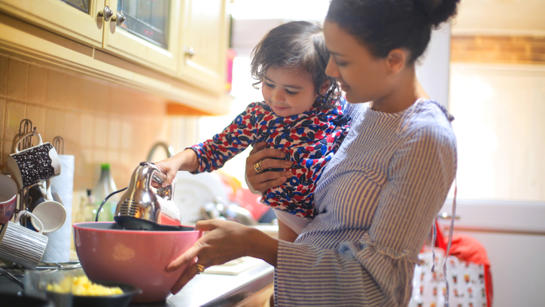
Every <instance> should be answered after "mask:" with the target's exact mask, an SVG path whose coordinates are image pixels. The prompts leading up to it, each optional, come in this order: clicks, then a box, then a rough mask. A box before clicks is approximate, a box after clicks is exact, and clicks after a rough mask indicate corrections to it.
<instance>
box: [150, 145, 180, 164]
mask: <svg viewBox="0 0 545 307" xmlns="http://www.w3.org/2000/svg"><path fill="white" fill-rule="evenodd" d="M157 147H162V148H163V149H164V150H165V152H166V154H167V158H170V157H172V155H174V149H172V146H170V145H168V144H167V143H165V142H157V143H155V144H153V146H151V149H150V151H149V153H148V157H147V158H146V161H148V162H152V161H151V158H152V157H153V154H154V153H155V150H157Z"/></svg>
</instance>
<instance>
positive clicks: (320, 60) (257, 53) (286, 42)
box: [252, 21, 340, 108]
mask: <svg viewBox="0 0 545 307" xmlns="http://www.w3.org/2000/svg"><path fill="white" fill-rule="evenodd" d="M328 61H329V52H328V50H327V48H326V46H325V41H324V35H323V32H322V28H321V27H320V26H318V25H316V24H313V23H310V22H307V21H292V22H288V23H285V24H282V25H279V26H277V27H276V28H274V29H272V30H271V31H269V33H267V35H265V37H263V39H262V40H261V41H260V42H259V44H257V46H255V47H254V49H253V50H252V76H253V77H254V78H255V79H256V80H257V82H256V83H254V86H257V85H259V84H260V83H262V82H263V80H264V78H265V74H266V73H267V69H268V68H269V67H300V68H303V69H304V70H305V71H307V72H309V73H310V74H311V76H312V82H313V84H314V88H315V90H316V93H317V94H318V95H319V96H318V98H317V99H316V101H315V102H314V106H316V107H321V108H328V107H330V106H332V105H333V104H334V101H335V100H336V99H337V98H338V96H339V93H340V91H339V89H338V84H337V82H336V81H335V79H334V78H331V77H328V76H327V75H326V74H325V69H326V66H327V62H328ZM326 81H329V83H330V87H329V89H328V91H327V93H326V94H325V95H320V88H321V86H322V85H323V84H324V82H326Z"/></svg>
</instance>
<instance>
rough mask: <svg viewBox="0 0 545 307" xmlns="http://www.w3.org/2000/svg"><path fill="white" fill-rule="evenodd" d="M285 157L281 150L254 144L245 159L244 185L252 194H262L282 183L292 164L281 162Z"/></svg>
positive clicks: (287, 175)
mask: <svg viewBox="0 0 545 307" xmlns="http://www.w3.org/2000/svg"><path fill="white" fill-rule="evenodd" d="M285 157H286V154H285V153H284V152H283V151H281V150H278V149H272V148H265V143H264V142H262V143H257V144H255V145H254V148H253V149H252V151H251V152H250V155H249V156H248V158H246V183H247V184H248V187H249V188H250V190H251V191H252V192H254V193H263V192H265V191H266V190H267V189H270V188H272V187H276V186H279V185H281V184H282V183H284V182H285V181H286V180H287V178H288V177H289V172H288V171H287V169H288V168H290V167H291V166H292V162H290V161H287V160H282V159H285ZM258 163H259V164H258ZM270 169H281V170H280V171H277V170H270ZM258 170H261V171H260V172H258Z"/></svg>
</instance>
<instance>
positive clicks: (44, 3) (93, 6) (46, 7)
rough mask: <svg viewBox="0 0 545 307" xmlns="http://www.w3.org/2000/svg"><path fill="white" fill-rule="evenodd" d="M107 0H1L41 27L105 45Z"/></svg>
mask: <svg viewBox="0 0 545 307" xmlns="http://www.w3.org/2000/svg"><path fill="white" fill-rule="evenodd" d="M103 8H104V0H100V1H95V0H81V1H77V0H65V1H61V0H39V1H36V0H0V9H2V10H3V11H5V12H8V13H9V14H11V15H14V16H17V17H20V18H22V19H24V20H26V21H29V22H31V23H33V24H36V25H38V26H40V27H43V28H46V29H48V30H51V31H53V32H55V33H59V34H61V35H63V36H66V37H70V38H72V39H75V40H77V41H80V42H83V43H86V44H88V45H91V46H94V47H102V36H103V35H102V29H103V22H102V19H101V18H100V19H99V18H97V17H96V16H97V14H98V12H100V11H102V10H103Z"/></svg>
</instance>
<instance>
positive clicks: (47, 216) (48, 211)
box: [21, 200, 66, 233]
mask: <svg viewBox="0 0 545 307" xmlns="http://www.w3.org/2000/svg"><path fill="white" fill-rule="evenodd" d="M21 212H23V211H21ZM32 213H33V215H34V216H35V217H37V218H34V217H31V218H30V222H31V223H32V226H34V228H35V229H40V226H41V229H42V232H43V233H52V232H54V231H57V230H58V229H59V228H61V227H62V225H64V222H65V221H66V210H65V209H64V206H63V205H62V204H61V203H59V202H57V201H54V200H45V201H44V202H41V203H39V204H38V205H37V206H36V207H34V210H32ZM40 224H42V225H40Z"/></svg>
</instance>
